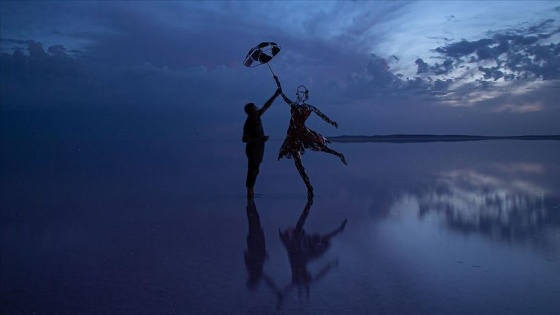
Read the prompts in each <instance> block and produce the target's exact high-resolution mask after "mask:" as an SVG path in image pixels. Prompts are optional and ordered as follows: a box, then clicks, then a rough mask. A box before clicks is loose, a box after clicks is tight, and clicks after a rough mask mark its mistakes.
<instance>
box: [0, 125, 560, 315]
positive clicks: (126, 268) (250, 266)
mask: <svg viewBox="0 0 560 315" xmlns="http://www.w3.org/2000/svg"><path fill="white" fill-rule="evenodd" d="M126 137H127V136H126V134H125V133H122V134H114V136H113V137H112V138H111V139H108V138H106V135H105V136H103V137H101V136H99V137H96V136H91V137H89V138H87V141H84V138H80V137H75V138H72V137H67V138H65V139H53V138H49V137H47V136H45V135H42V136H40V137H36V138H33V137H27V138H26V137H23V138H18V139H17V141H15V140H14V139H15V138H13V137H12V138H10V137H9V136H6V135H5V134H4V135H3V143H2V152H3V153H2V182H1V184H2V185H1V204H0V205H1V223H0V224H1V232H0V233H1V257H2V263H1V300H2V304H1V307H2V314H31V313H35V314H60V313H66V312H67V313H71V314H173V313H176V314H201V313H202V314H205V313H208V314H220V313H228V314H230V313H232V314H275V313H284V314H555V313H558V312H560V300H559V299H558V296H560V263H559V262H560V163H558V161H560V144H559V143H558V142H557V141H483V142H463V143H424V144H379V143H377V144H376V143H362V144H340V143H334V144H332V147H333V148H334V149H337V150H340V151H341V152H343V153H345V154H346V158H347V160H348V162H349V165H348V166H344V165H343V164H342V163H340V161H339V160H338V159H337V158H336V157H334V156H330V155H326V154H322V153H316V152H308V153H306V154H305V155H304V158H303V159H304V165H305V166H306V167H307V171H308V173H309V176H310V178H311V181H312V183H313V184H314V186H315V190H316V197H315V198H314V200H313V204H310V205H308V206H309V208H308V210H309V211H308V213H307V216H305V215H303V216H302V214H303V213H302V212H303V211H304V208H305V207H306V205H307V199H306V192H305V186H304V185H303V182H302V181H301V179H300V178H299V176H298V174H297V172H296V170H295V167H294V165H293V161H291V160H281V161H276V153H277V150H278V147H279V146H280V144H281V141H280V140H271V141H269V142H268V144H267V151H266V156H265V162H264V163H263V165H262V166H261V173H260V175H259V177H258V180H257V187H256V190H257V193H260V194H262V197H260V198H257V199H255V200H254V206H253V205H252V204H250V203H249V204H248V202H247V200H246V198H245V197H244V179H245V171H246V169H245V167H246V165H245V164H246V160H245V156H244V149H243V145H242V144H241V143H240V142H237V141H181V142H179V141H178V139H169V140H167V141H168V142H165V141H164V142H161V141H160V140H158V139H155V138H154V139H143V140H138V139H140V138H137V137H130V138H126ZM248 205H249V210H250V211H249V212H248V211H247V206H248ZM255 211H256V213H258V218H257V217H256V216H255ZM248 214H249V216H248ZM300 218H301V221H300V223H303V225H302V229H303V230H302V231H300V233H291V232H290V231H292V232H293V230H290V229H291V228H292V229H293V228H295V227H296V224H297V223H298V220H299V219H300ZM345 219H347V224H346V225H345V227H344V229H343V230H342V231H339V233H337V234H335V235H334V236H332V238H330V239H326V238H322V239H321V237H324V236H326V235H327V234H328V233H330V232H334V231H336V230H337V228H339V227H340V226H341V224H342V222H343V221H344V220H345ZM281 233H282V235H286V236H288V235H289V236H290V237H289V239H286V242H285V243H284V242H283V241H282V239H281V237H280V235H281ZM284 233H285V234H284ZM290 233H291V234H290ZM249 272H251V275H252V276H251V278H250V276H249V275H250V274H249Z"/></svg>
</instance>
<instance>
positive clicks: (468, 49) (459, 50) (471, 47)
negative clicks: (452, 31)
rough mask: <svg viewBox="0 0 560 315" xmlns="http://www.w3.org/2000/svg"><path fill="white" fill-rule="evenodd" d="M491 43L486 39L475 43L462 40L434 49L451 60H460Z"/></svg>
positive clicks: (491, 41)
mask: <svg viewBox="0 0 560 315" xmlns="http://www.w3.org/2000/svg"><path fill="white" fill-rule="evenodd" d="M493 42H494V41H493V40H491V39H486V38H483V39H479V40H476V41H467V40H464V39H463V40H462V41H460V42H456V43H451V44H449V45H446V46H444V47H438V48H436V49H435V51H436V52H438V53H440V54H442V55H444V56H449V57H452V58H461V57H464V56H467V55H470V54H472V53H474V52H475V51H476V50H477V49H480V48H484V47H487V46H488V45H490V44H492V43H493Z"/></svg>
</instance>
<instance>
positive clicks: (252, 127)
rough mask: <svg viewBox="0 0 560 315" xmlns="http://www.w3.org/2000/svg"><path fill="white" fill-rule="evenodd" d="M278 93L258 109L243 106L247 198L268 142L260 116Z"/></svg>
mask: <svg viewBox="0 0 560 315" xmlns="http://www.w3.org/2000/svg"><path fill="white" fill-rule="evenodd" d="M280 93H282V90H281V89H280V88H278V89H277V90H276V92H275V93H274V95H272V97H271V98H270V99H269V100H268V101H266V103H264V105H263V107H262V108H260V109H259V108H258V107H257V106H256V105H255V104H253V103H248V104H247V105H245V113H246V114H247V120H245V125H244V126H243V138H242V140H243V142H245V143H247V145H246V146H245V154H246V155H247V159H248V160H249V163H248V169H247V180H246V182H245V186H247V197H253V196H254V195H255V192H254V190H253V189H254V186H255V181H256V180H257V175H258V174H259V167H260V165H261V162H262V159H263V155H264V143H265V142H266V140H268V136H265V135H264V131H263V127H262V123H261V116H262V115H263V114H264V112H266V110H267V109H268V108H269V107H270V105H272V102H274V100H275V99H276V97H278V95H280Z"/></svg>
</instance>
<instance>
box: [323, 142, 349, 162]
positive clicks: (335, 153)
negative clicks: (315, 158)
mask: <svg viewBox="0 0 560 315" xmlns="http://www.w3.org/2000/svg"><path fill="white" fill-rule="evenodd" d="M319 150H320V151H323V152H326V153H330V154H333V155H336V156H338V157H339V158H340V160H341V161H342V163H344V165H348V163H346V158H344V154H342V153H340V152H338V151H335V150H333V149H331V148H329V147H327V145H326V144H323V145H321V146H320V147H319Z"/></svg>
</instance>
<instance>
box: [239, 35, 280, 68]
mask: <svg viewBox="0 0 560 315" xmlns="http://www.w3.org/2000/svg"><path fill="white" fill-rule="evenodd" d="M279 52H280V46H278V45H277V44H276V43H274V42H262V43H260V44H258V45H257V46H255V47H253V48H251V50H249V52H248V53H247V56H245V61H243V64H244V65H245V66H246V67H255V66H260V65H262V64H266V65H267V66H268V69H270V72H272V74H273V75H274V72H273V71H272V68H270V65H269V64H268V62H269V61H270V60H272V58H274V56H276V55H277V54H278V53H279Z"/></svg>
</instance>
